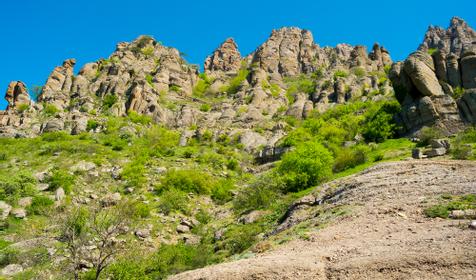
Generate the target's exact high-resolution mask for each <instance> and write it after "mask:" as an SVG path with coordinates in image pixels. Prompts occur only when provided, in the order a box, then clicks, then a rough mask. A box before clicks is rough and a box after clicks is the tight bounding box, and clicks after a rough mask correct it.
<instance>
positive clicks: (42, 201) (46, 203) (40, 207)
mask: <svg viewBox="0 0 476 280" xmlns="http://www.w3.org/2000/svg"><path fill="white" fill-rule="evenodd" d="M53 204H54V201H53V200H51V199H50V198H49V197H47V196H35V197H33V199H32V201H31V205H30V206H29V207H28V209H27V210H28V212H29V213H33V214H35V215H48V214H49V210H50V208H51V206H53Z"/></svg>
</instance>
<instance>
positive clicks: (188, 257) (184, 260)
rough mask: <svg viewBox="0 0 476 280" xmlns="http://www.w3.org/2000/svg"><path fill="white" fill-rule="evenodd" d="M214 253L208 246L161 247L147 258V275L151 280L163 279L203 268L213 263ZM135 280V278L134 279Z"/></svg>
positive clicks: (180, 244) (179, 245) (178, 245)
mask: <svg viewBox="0 0 476 280" xmlns="http://www.w3.org/2000/svg"><path fill="white" fill-rule="evenodd" d="M214 258H215V257H214V252H213V250H212V248H211V247H210V246H205V245H186V244H183V243H179V244H176V245H165V244H164V245H161V246H160V248H159V250H158V251H157V253H155V254H154V255H153V256H151V257H150V258H149V263H148V273H149V277H150V278H151V279H165V278H166V277H167V275H170V274H176V273H179V272H182V271H186V270H191V269H195V268H199V267H203V266H205V265H207V264H209V263H212V262H213V259H214ZM134 279H135V278H134Z"/></svg>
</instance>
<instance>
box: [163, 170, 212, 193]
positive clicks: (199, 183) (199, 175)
mask: <svg viewBox="0 0 476 280" xmlns="http://www.w3.org/2000/svg"><path fill="white" fill-rule="evenodd" d="M215 185H216V181H215V179H214V178H213V177H212V176H211V175H209V174H208V173H205V172H200V171H197V170H173V169H172V170H169V171H168V172H167V173H166V174H165V176H164V178H163V179H162V182H161V186H160V188H159V191H162V190H168V189H177V190H180V191H184V192H193V193H196V194H209V193H210V191H211V190H212V189H213V188H214V186H215Z"/></svg>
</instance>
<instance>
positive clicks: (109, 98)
mask: <svg viewBox="0 0 476 280" xmlns="http://www.w3.org/2000/svg"><path fill="white" fill-rule="evenodd" d="M117 100H118V98H117V96H116V95H114V94H107V95H105V96H104V98H103V100H102V105H103V106H104V107H105V108H107V109H109V108H111V107H112V106H113V105H114V104H116V102H117Z"/></svg>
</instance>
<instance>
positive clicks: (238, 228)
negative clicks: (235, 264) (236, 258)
mask: <svg viewBox="0 0 476 280" xmlns="http://www.w3.org/2000/svg"><path fill="white" fill-rule="evenodd" d="M261 232H262V228H261V226H259V225H256V224H248V225H232V226H229V227H228V230H227V231H226V232H225V237H224V239H225V240H224V244H223V245H222V246H223V249H225V250H227V251H228V252H229V254H231V255H235V254H239V253H242V252H244V251H245V250H247V249H248V248H250V247H251V246H252V245H253V244H254V243H255V242H256V241H257V240H258V235H259V234H260V233H261Z"/></svg>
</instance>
